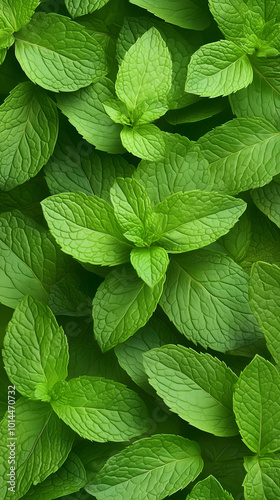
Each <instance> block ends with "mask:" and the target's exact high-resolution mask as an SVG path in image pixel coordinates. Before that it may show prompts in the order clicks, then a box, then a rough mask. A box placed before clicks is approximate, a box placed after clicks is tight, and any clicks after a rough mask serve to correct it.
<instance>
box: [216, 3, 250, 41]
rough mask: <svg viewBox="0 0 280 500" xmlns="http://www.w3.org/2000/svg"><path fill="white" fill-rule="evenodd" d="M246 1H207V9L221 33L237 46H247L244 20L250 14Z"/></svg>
mask: <svg viewBox="0 0 280 500" xmlns="http://www.w3.org/2000/svg"><path fill="white" fill-rule="evenodd" d="M247 4H248V0H245V1H243V0H209V7H210V10H211V12H212V15H213V17H214V18H215V21H216V22H217V24H218V26H219V28H220V30H221V32H222V33H223V35H224V36H225V38H227V39H228V40H232V41H233V42H235V43H237V44H238V45H241V46H242V45H243V44H246V43H247V44H248V43H249V40H248V39H247V40H246V30H245V25H246V20H247V19H248V16H249V14H250V10H249V7H248V5H247Z"/></svg>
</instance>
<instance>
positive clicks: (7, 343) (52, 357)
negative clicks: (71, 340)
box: [3, 295, 69, 401]
mask: <svg viewBox="0 0 280 500" xmlns="http://www.w3.org/2000/svg"><path fill="white" fill-rule="evenodd" d="M3 360H4V365H5V369H6V372H7V374H8V376H9V379H10V380H11V382H12V383H13V384H15V386H16V388H17V390H18V391H19V392H20V393H21V394H22V395H23V396H26V397H28V398H30V399H40V398H39V397H38V395H37V391H36V389H37V387H38V386H40V388H42V389H43V390H45V393H46V399H45V401H49V398H48V392H49V390H50V389H51V388H52V387H53V386H54V384H55V383H56V382H59V381H60V380H65V378H66V377H67V367H68V361H69V354H68V344H67V340H66V336H65V334H64V332H63V330H62V328H61V327H59V326H58V324H57V321H56V319H55V317H54V315H53V313H52V311H51V310H50V309H49V308H48V307H47V306H46V305H45V304H42V303H41V302H39V301H38V300H36V299H34V298H33V297H31V296H30V295H26V296H25V297H24V298H23V299H22V301H21V302H20V304H19V305H18V306H17V308H16V310H15V312H14V314H13V317H12V319H11V321H10V322H9V324H8V326H7V333H6V335H5V339H4V350H3Z"/></svg>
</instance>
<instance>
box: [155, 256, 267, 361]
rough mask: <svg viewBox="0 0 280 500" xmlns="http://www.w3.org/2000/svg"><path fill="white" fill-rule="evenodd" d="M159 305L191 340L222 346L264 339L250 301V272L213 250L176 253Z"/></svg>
mask: <svg viewBox="0 0 280 500" xmlns="http://www.w3.org/2000/svg"><path fill="white" fill-rule="evenodd" d="M160 305H161V307H162V308H163V310H164V312H165V313H166V314H167V316H168V317H169V319H170V320H171V321H172V322H173V323H174V324H175V326H176V328H178V330H179V331H180V332H181V333H183V334H184V335H185V336H186V337H187V338H188V339H190V340H191V341H192V342H194V343H195V344H196V343H199V344H201V345H203V346H204V347H206V348H207V347H210V348H212V349H215V350H217V351H222V352H225V351H228V350H234V349H238V348H240V347H242V346H244V345H249V344H251V343H253V342H255V340H256V339H258V338H261V337H262V334H261V332H260V331H259V328H258V325H257V322H256V320H255V318H254V317H253V315H252V313H251V310H250V307H249V304H248V276H247V274H246V273H245V272H244V271H243V270H242V268H241V267H240V266H238V265H237V264H236V263H235V262H233V261H232V260H231V259H230V258H229V257H227V256H225V255H223V254H220V253H217V252H211V251H209V250H200V251H196V252H192V253H187V254H184V255H176V256H172V259H171V261H170V264H169V267H168V271H167V276H166V284H165V286H164V290H163V294H162V297H161V300H160Z"/></svg>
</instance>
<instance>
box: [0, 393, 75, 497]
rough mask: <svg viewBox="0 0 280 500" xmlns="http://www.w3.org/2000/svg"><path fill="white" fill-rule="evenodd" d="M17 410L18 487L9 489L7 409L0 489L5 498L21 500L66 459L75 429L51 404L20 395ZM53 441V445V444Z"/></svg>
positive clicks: (0, 443)
mask: <svg viewBox="0 0 280 500" xmlns="http://www.w3.org/2000/svg"><path fill="white" fill-rule="evenodd" d="M14 409H15V413H16V438H17V439H16V440H14V441H13V440H9V442H8V444H10V445H12V444H13V443H15V450H14V451H15V453H16V489H15V493H13V492H10V491H8V488H9V486H10V485H9V483H8V482H7V478H8V476H7V474H8V473H10V466H11V465H13V464H9V462H8V460H9V456H10V449H12V448H11V447H8V446H7V432H8V431H7V429H8V415H9V414H8V412H7V413H6V415H5V417H4V419H3V420H2V422H1V423H0V437H1V439H0V451H1V453H0V489H1V494H2V498H3V499H5V500H6V499H10V498H12V499H14V500H18V499H19V498H22V496H23V495H24V494H25V493H26V492H27V491H28V490H29V488H30V486H31V485H32V484H34V485H36V484H38V483H41V482H42V481H44V480H45V479H46V478H47V477H48V476H49V475H50V474H52V473H53V472H56V471H57V469H59V467H60V466H61V465H62V464H63V462H65V460H66V458H67V456H68V454H69V452H70V450H71V447H72V444H73V440H74V435H73V433H72V431H71V430H70V429H69V428H68V427H67V426H66V425H65V424H64V423H63V422H62V421H61V420H60V419H59V418H58V417H57V416H56V415H55V413H54V412H53V410H52V409H51V407H50V405H49V404H47V403H41V402H39V401H29V400H27V399H26V398H20V399H19V400H18V401H17V402H16V405H15V407H14ZM50 442H51V446H50Z"/></svg>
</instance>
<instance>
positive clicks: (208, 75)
mask: <svg viewBox="0 0 280 500" xmlns="http://www.w3.org/2000/svg"><path fill="white" fill-rule="evenodd" d="M252 80H253V70H252V66H251V64H250V61H249V59H248V57H247V56H246V54H245V53H244V50H243V49H240V48H239V47H238V46H237V45H236V44H235V43H233V42H231V41H229V40H220V41H219V42H213V43H209V44H207V45H203V46H202V47H200V49H198V50H197V51H196V52H195V53H194V55H193V56H192V58H191V61H190V64H189V66H188V77H187V82H186V88H185V90H186V92H190V93H192V94H198V95H200V96H202V97H218V96H225V95H229V94H232V92H236V91H237V90H240V89H242V88H244V87H247V86H248V85H249V84H250V83H251V82H252Z"/></svg>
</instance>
